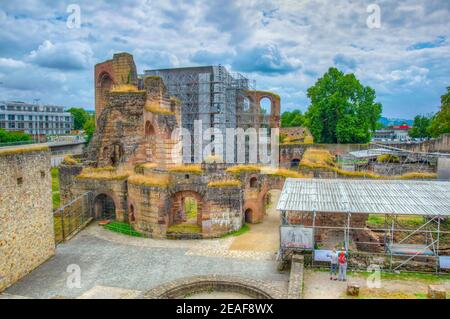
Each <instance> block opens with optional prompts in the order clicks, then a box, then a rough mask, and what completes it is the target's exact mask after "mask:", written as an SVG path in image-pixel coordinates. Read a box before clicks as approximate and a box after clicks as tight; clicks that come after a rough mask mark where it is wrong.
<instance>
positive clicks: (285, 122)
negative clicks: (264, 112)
mask: <svg viewBox="0 0 450 319" xmlns="http://www.w3.org/2000/svg"><path fill="white" fill-rule="evenodd" d="M304 124H305V117H304V116H303V114H302V112H301V111H300V110H294V111H292V112H289V111H286V112H283V114H282V115H281V127H300V126H303V125H304Z"/></svg>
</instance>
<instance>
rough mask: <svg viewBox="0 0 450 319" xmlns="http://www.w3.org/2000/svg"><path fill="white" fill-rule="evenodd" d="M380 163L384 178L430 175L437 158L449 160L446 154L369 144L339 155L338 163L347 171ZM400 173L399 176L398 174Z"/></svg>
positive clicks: (448, 155)
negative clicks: (408, 174) (381, 159)
mask: <svg viewBox="0 0 450 319" xmlns="http://www.w3.org/2000/svg"><path fill="white" fill-rule="evenodd" d="M380 158H383V161H382V162H381V163H380V164H382V165H383V166H384V169H383V174H382V175H385V176H392V175H401V174H404V173H408V172H414V173H432V172H435V171H436V167H437V162H438V159H439V158H450V154H446V153H426V152H413V151H408V150H404V149H400V148H396V147H391V146H387V145H383V144H377V143H370V144H369V145H367V147H362V148H361V149H359V150H357V151H351V152H348V153H347V154H344V155H339V156H338V158H337V161H338V163H340V164H341V166H342V169H344V170H347V171H359V170H367V169H368V168H369V167H370V164H371V163H372V164H373V163H376V162H377V161H378V160H379V159H380ZM399 172H400V174H398V173H399Z"/></svg>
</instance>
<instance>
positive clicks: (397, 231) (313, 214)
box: [278, 179, 450, 273]
mask: <svg viewBox="0 0 450 319" xmlns="http://www.w3.org/2000/svg"><path fill="white" fill-rule="evenodd" d="M293 181H295V179H289V180H288V181H287V182H286V183H287V184H288V185H287V186H286V184H285V187H284V188H283V193H284V194H283V193H282V195H281V197H280V202H279V204H278V210H280V216H281V225H280V243H282V240H281V227H283V226H298V227H302V228H307V229H312V233H313V237H312V238H313V244H314V247H313V248H312V249H300V250H304V251H311V252H312V257H313V258H312V265H313V266H314V256H315V249H316V245H317V244H323V243H324V242H320V241H317V240H316V234H317V232H318V231H320V230H331V231H338V232H342V233H343V238H344V247H345V250H347V251H348V250H349V249H350V247H351V245H352V236H351V233H352V232H353V233H356V232H357V231H367V230H368V228H366V227H358V226H352V215H353V214H356V215H357V214H359V213H364V214H369V213H370V212H368V211H369V210H370V209H373V208H374V207H376V203H373V204H370V203H368V205H369V206H370V205H373V207H372V208H367V207H366V208H363V210H365V211H364V212H359V213H358V212H355V207H358V205H360V204H359V203H353V204H352V207H351V206H350V200H349V197H351V198H353V199H355V197H353V195H354V194H351V193H350V195H349V196H347V193H348V189H346V188H344V187H343V186H342V184H341V182H342V181H337V180H328V181H333V183H339V187H338V188H336V189H335V190H337V189H339V190H340V192H341V193H342V194H340V196H341V197H340V198H335V199H336V200H338V201H339V203H340V204H339V205H335V206H334V208H327V207H331V206H333V204H332V203H330V202H326V203H325V206H324V205H323V203H321V199H320V198H319V197H320V196H322V200H326V199H327V198H328V199H330V198H331V197H332V196H331V197H328V196H327V195H328V193H330V192H332V190H330V187H329V186H327V185H326V184H327V180H316V182H318V183H322V184H323V185H324V187H323V188H322V189H318V190H317V192H315V193H313V194H309V195H308V196H310V203H307V204H302V205H300V206H298V205H297V204H298V203H300V202H301V201H302V195H298V196H296V195H293V197H292V198H289V196H287V195H286V189H287V188H289V187H290V185H289V183H292V182H293ZM353 182H355V181H352V180H350V181H348V180H347V181H344V183H353ZM359 182H361V181H359ZM386 182H387V181H386ZM389 182H391V183H392V181H389ZM397 182H398V181H397ZM305 183H308V182H305ZM378 183H383V181H378ZM393 183H395V182H393ZM424 183H428V184H429V183H431V182H424ZM436 183H439V184H440V185H445V186H443V187H446V189H448V185H450V183H445V182H436ZM408 184H410V186H411V188H413V186H414V184H417V183H415V182H411V183H405V185H406V187H408ZM425 186H426V185H425ZM291 191H298V189H295V188H292V190H291ZM416 191H417V190H416ZM306 192H307V191H306ZM374 194H377V195H378V196H379V199H378V200H379V201H380V202H381V203H383V202H384V201H385V198H384V197H383V194H380V193H377V192H374ZM444 194H445V193H444ZM283 195H284V198H283ZM303 196H305V195H303ZM418 198H420V196H419V197H418ZM391 199H393V198H391ZM394 200H395V199H394ZM282 201H284V202H282ZM422 201H423V200H422ZM444 201H446V202H445V203H443V204H442V205H437V206H436V207H437V208H439V207H440V208H439V209H442V212H439V211H437V210H435V208H436V207H433V208H430V209H429V210H428V211H426V212H425V211H424V212H423V214H419V213H415V212H414V211H413V210H411V207H408V208H405V211H404V212H403V213H401V212H400V211H399V210H398V209H399V207H392V211H390V212H387V213H386V212H381V211H380V212H375V211H373V212H371V213H373V214H377V215H378V216H383V218H384V227H382V228H372V229H370V230H371V231H373V232H378V233H382V234H383V237H384V240H383V242H381V243H380V242H364V241H358V242H356V243H354V244H356V245H358V244H361V245H364V246H370V245H380V244H381V246H384V252H383V253H382V254H384V255H385V256H387V257H388V258H389V270H390V271H397V270H400V269H401V268H402V267H403V266H405V265H407V264H408V263H409V262H411V261H412V260H414V258H416V257H430V256H432V257H434V258H435V259H436V265H435V271H436V273H439V269H440V268H439V267H440V265H439V257H440V256H442V255H441V246H440V244H441V240H442V238H443V236H450V231H446V230H442V221H443V220H445V219H448V218H449V215H450V211H449V209H448V207H449V206H448V205H450V202H449V201H450V194H447V198H445V197H444ZM384 204H386V203H384ZM421 204H422V205H424V206H426V205H427V203H425V202H422V203H421ZM326 205H329V206H326ZM404 205H405V206H409V204H407V203H404ZM446 205H447V206H446ZM297 206H298V208H297ZM424 206H420V205H418V206H417V207H415V208H413V209H415V210H417V211H420V209H421V207H424ZM305 207H308V209H305ZM319 207H321V208H319ZM359 207H361V206H359ZM333 209H334V210H335V211H332V210H333ZM400 209H401V208H400ZM408 209H409V211H408ZM327 213H333V214H342V220H343V225H332V226H323V225H320V226H319V225H317V216H318V214H327ZM406 215H408V216H420V217H422V218H423V223H422V224H421V225H417V227H415V228H413V227H411V228H408V227H404V226H402V225H401V223H400V221H399V218H400V217H402V216H406ZM298 216H300V218H299V217H298ZM305 217H306V218H305ZM311 218H312V220H311ZM399 237H400V238H399ZM414 237H420V238H421V239H424V241H425V243H424V245H417V243H416V244H414V245H411V244H406V243H408V241H409V240H411V239H413V238H414ZM446 238H447V239H448V238H449V237H446ZM295 250H296V249H292V248H286V247H283V245H282V244H281V245H280V251H279V253H278V256H279V257H280V258H281V260H283V259H284V258H285V257H286V256H289V255H290V253H292V251H295ZM362 251H363V250H362ZM394 258H396V259H397V260H400V261H398V264H397V265H394V263H393V259H394Z"/></svg>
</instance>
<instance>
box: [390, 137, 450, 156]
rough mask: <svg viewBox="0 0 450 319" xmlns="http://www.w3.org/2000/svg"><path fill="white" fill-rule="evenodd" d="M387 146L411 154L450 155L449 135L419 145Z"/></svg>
mask: <svg viewBox="0 0 450 319" xmlns="http://www.w3.org/2000/svg"><path fill="white" fill-rule="evenodd" d="M389 146H391V147H397V148H401V149H404V150H408V151H411V152H425V153H436V152H439V153H450V134H444V135H442V136H441V137H439V138H437V139H434V140H431V141H425V142H421V143H408V144H405V143H401V144H389Z"/></svg>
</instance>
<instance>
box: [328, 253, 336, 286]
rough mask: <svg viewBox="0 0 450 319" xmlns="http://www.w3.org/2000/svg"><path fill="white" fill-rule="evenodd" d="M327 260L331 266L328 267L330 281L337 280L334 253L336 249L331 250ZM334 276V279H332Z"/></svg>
mask: <svg viewBox="0 0 450 319" xmlns="http://www.w3.org/2000/svg"><path fill="white" fill-rule="evenodd" d="M327 257H328V258H330V261H331V265H330V280H337V268H338V254H337V252H336V249H333V251H332V252H331V253H330V254H328V255H327ZM333 274H334V278H333Z"/></svg>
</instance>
